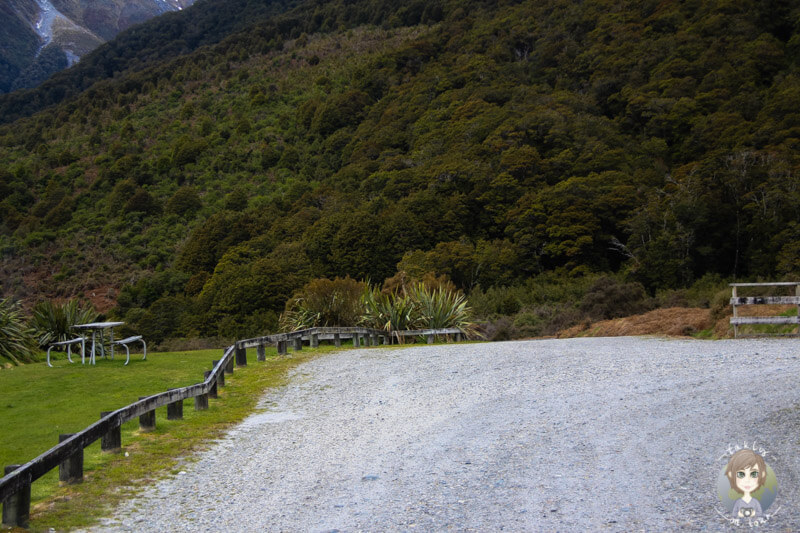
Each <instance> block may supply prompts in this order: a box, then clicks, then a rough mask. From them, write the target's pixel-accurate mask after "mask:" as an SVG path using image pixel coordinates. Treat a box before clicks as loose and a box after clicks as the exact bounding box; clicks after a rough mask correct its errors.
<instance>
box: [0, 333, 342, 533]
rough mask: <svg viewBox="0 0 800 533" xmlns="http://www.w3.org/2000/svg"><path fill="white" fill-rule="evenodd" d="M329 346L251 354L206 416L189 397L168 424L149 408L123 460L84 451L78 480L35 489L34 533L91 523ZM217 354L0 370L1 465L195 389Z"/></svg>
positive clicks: (52, 476)
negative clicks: (139, 406) (111, 415)
mask: <svg viewBox="0 0 800 533" xmlns="http://www.w3.org/2000/svg"><path fill="white" fill-rule="evenodd" d="M329 349H330V348H328V347H324V348H320V349H316V350H309V349H307V348H306V349H304V350H303V351H302V352H297V353H292V354H291V355H290V356H289V357H276V356H275V355H276V354H275V351H274V349H273V350H272V351H270V350H269V349H268V350H267V361H266V362H258V361H256V354H255V350H248V354H247V356H248V366H246V367H237V368H236V370H235V371H234V373H233V374H232V375H227V376H226V386H225V387H222V388H220V389H219V399H210V400H209V409H208V410H206V411H195V410H194V401H193V400H192V399H187V400H185V401H184V411H183V414H184V419H183V420H175V421H168V420H167V414H166V409H167V408H166V407H162V408H159V409H157V410H156V430H155V431H153V432H149V433H140V432H139V426H138V421H137V420H134V421H131V422H128V423H127V424H125V425H123V426H122V452H121V453H119V454H109V453H104V452H102V451H101V450H100V442H99V441H98V442H95V443H94V444H92V445H91V446H89V447H87V448H86V449H85V450H84V482H83V483H81V484H78V485H71V486H59V482H58V469H57V468H56V469H54V470H52V471H50V473H49V474H47V475H46V476H44V477H42V478H40V479H39V480H37V481H35V482H34V483H33V485H32V513H31V528H32V529H33V530H34V531H41V530H48V529H49V528H54V529H56V530H59V531H61V530H67V529H70V528H73V527H82V526H87V525H91V524H92V523H93V522H94V521H95V520H96V519H97V518H98V517H101V516H104V515H105V514H107V513H108V512H109V510H110V509H111V506H113V505H114V504H116V503H118V502H119V501H120V500H121V499H123V498H126V497H130V494H131V493H132V491H135V490H136V489H137V488H140V487H142V486H143V485H146V484H148V483H150V482H151V481H152V480H153V479H156V478H158V477H163V476H165V475H169V474H171V473H173V472H174V471H175V469H176V467H177V466H178V461H179V459H180V457H182V456H183V457H186V456H189V455H190V454H191V452H193V451H195V450H197V449H199V448H201V447H202V446H203V445H204V443H205V442H208V441H209V440H210V439H213V438H214V437H216V436H219V435H220V434H221V432H222V431H224V430H225V429H226V428H227V427H229V426H230V425H231V424H233V423H235V422H237V421H239V420H241V419H242V418H244V417H245V416H246V415H247V414H249V413H250V412H252V411H253V409H254V407H255V405H256V402H257V401H258V398H259V397H260V395H261V393H263V392H264V390H265V389H267V388H269V387H274V386H278V385H281V384H282V383H284V380H285V376H286V372H287V371H288V370H289V369H290V368H291V367H293V366H295V365H297V364H299V363H300V362H303V361H305V360H308V359H309V358H310V357H313V356H314V355H315V354H318V353H320V352H323V351H327V350H329ZM222 355H223V351H222V350H221V349H220V350H203V351H196V352H175V353H151V354H148V356H147V361H142V360H141V354H135V355H134V354H131V362H130V364H129V365H128V366H123V363H124V362H125V359H124V355H123V358H122V359H121V360H120V358H119V354H117V358H116V359H115V360H114V361H110V360H98V362H97V365H96V366H90V365H86V366H84V365H81V364H80V362H78V363H76V364H69V363H68V362H67V361H66V357H65V356H64V357H63V360H58V361H55V362H54V363H53V365H54V368H49V367H47V365H46V364H45V363H35V364H29V365H24V366H19V367H14V368H12V369H8V370H0V466H2V465H8V464H23V463H26V462H28V461H30V460H31V459H33V458H34V457H36V456H37V455H39V454H41V453H42V452H44V451H46V450H48V449H49V448H51V447H53V446H55V445H56V444H57V443H58V436H59V434H61V433H74V432H78V431H81V430H82V429H84V428H85V427H86V426H88V425H89V424H91V423H93V422H95V421H96V420H98V419H99V417H100V412H101V411H113V410H115V409H119V408H120V407H124V406H126V405H128V404H130V403H132V402H134V401H136V400H138V399H139V397H140V396H148V395H151V394H156V393H159V392H163V391H165V390H167V389H168V388H174V387H182V386H186V385H191V384H193V383H198V382H201V381H202V380H203V372H204V371H205V370H210V369H211V362H212V360H215V359H221V358H222ZM73 360H76V359H75V357H73ZM77 361H80V358H78V359H77Z"/></svg>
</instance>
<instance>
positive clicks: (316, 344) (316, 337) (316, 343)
mask: <svg viewBox="0 0 800 533" xmlns="http://www.w3.org/2000/svg"><path fill="white" fill-rule="evenodd" d="M309 344H310V346H311V347H312V348H319V335H317V334H316V333H312V334H311V340H310V341H309Z"/></svg>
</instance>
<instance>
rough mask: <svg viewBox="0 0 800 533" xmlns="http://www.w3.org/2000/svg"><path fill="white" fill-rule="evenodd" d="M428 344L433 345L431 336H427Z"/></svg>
mask: <svg viewBox="0 0 800 533" xmlns="http://www.w3.org/2000/svg"><path fill="white" fill-rule="evenodd" d="M428 344H433V335H428Z"/></svg>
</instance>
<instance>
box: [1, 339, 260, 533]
mask: <svg viewBox="0 0 800 533" xmlns="http://www.w3.org/2000/svg"><path fill="white" fill-rule="evenodd" d="M242 351H244V350H242ZM218 363H219V360H215V361H212V368H214V367H216V366H217V364H218ZM236 363H237V366H244V365H246V364H247V359H246V355H244V354H243V355H242V356H241V358H240V357H239V354H238V353H237V357H236ZM233 368H234V359H233V358H231V359H230V360H229V361H228V363H227V365H226V366H225V370H224V372H221V373H220V374H219V377H218V378H217V380H216V382H215V383H213V384H212V386H211V389H210V390H209V392H208V393H206V394H199V395H197V396H195V397H194V408H195V410H196V411H203V410H206V409H208V399H209V398H217V397H218V391H217V387H224V386H225V374H233ZM211 373H212V371H211V370H207V371H205V372H204V374H203V379H204V381H205V380H206V379H208V377H209V376H210V375H211ZM167 390H168V391H170V390H175V389H167ZM145 398H147V396H140V397H139V399H140V400H143V399H145ZM183 401H184V399H180V400H176V401H174V402H172V403H168V404H167V420H182V419H183ZM113 412H114V411H101V412H100V418H101V419H102V418H105V417H106V416H108V415H110V414H111V413H113ZM155 428H156V410H155V409H152V410H150V411H147V412H146V413H143V414H142V415H140V416H139V431H141V432H149V431H153V430H155ZM73 435H75V434H74V433H64V434H61V435H59V436H58V442H59V443H62V442H64V441H65V440H67V439H69V438H70V437H72V436H73ZM100 449H101V450H102V451H103V452H106V453H120V452H121V451H122V426H121V425H115V426H114V427H112V428H111V429H109V431H108V432H107V433H105V434H104V435H103V436H102V437H100ZM20 466H22V465H18V464H17V465H7V466H6V467H5V470H4V475H5V474H10V473H11V472H13V471H14V470H16V469H17V468H19V467H20ZM58 480H59V482H61V483H63V484H65V485H73V484H76V483H81V482H82V481H83V447H81V448H80V449H78V450H76V451H75V452H74V453H73V454H72V455H70V456H69V457H68V458H67V459H66V460H64V461H63V462H61V463H60V464H59V466H58ZM2 503H3V522H2V524H3V525H4V526H10V527H22V528H27V527H28V525H29V520H30V506H31V485H30V483H27V484H26V485H25V486H24V487H23V488H22V489H21V490H19V491H18V492H17V493H15V494H13V495H12V496H10V497H8V498H7V499H6V500H5V501H3V502H2Z"/></svg>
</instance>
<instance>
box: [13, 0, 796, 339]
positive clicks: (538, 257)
mask: <svg viewBox="0 0 800 533" xmlns="http://www.w3.org/2000/svg"><path fill="white" fill-rule="evenodd" d="M200 5H201V4H197V5H195V6H194V8H193V9H196V8H198V7H199V6H200ZM778 7H780V6H778ZM797 15H798V13H797V11H796V10H795V11H794V12H792V11H790V10H788V11H787V10H785V11H784V12H781V11H780V10H779V9H777V8H776V7H775V6H772V5H765V4H764V3H756V2H752V3H737V4H735V5H734V4H731V3H729V2H718V3H714V2H711V3H703V4H702V5H695V3H691V2H679V1H666V2H658V3H652V4H647V5H646V6H643V5H642V4H641V3H640V2H627V3H622V4H619V3H617V2H614V3H612V2H610V1H606V0H595V1H587V2H583V3H581V4H574V3H570V2H566V3H565V2H559V1H556V0H552V1H547V2H532V1H530V2H505V3H500V4H498V3H496V2H466V3H465V2H463V1H462V2H450V1H442V2H425V3H422V2H420V3H414V4H410V5H404V6H403V7H400V8H394V7H392V6H390V5H389V4H386V3H382V2H371V1H362V2H353V3H348V4H346V5H345V4H340V3H333V2H310V3H304V4H301V5H299V6H297V7H296V8H295V9H293V10H290V11H288V12H286V13H285V14H281V15H278V16H276V17H274V18H271V19H267V20H266V21H265V22H263V23H259V24H256V25H254V26H252V27H250V28H246V29H244V30H242V31H241V32H238V33H235V34H232V35H229V36H228V37H226V38H224V39H222V40H221V41H220V42H219V43H217V44H215V45H213V46H207V47H202V48H200V49H198V50H196V51H194V52H188V53H186V54H185V55H180V56H179V57H177V58H173V57H171V58H170V59H168V60H166V61H163V62H157V61H155V60H154V61H152V62H148V63H147V64H146V65H145V66H143V67H142V68H141V69H138V70H136V67H132V66H131V64H130V63H127V62H125V61H123V59H122V58H120V60H119V64H118V66H117V67H115V68H116V70H118V71H119V72H125V71H127V72H128V74H126V75H120V76H118V77H116V78H114V79H109V80H106V81H102V82H95V83H93V84H92V85H91V86H90V87H89V88H88V90H86V91H85V92H84V93H83V94H80V95H78V96H76V97H75V98H74V99H73V100H71V101H69V102H65V103H63V104H61V105H59V106H57V107H54V108H53V109H50V110H47V111H45V112H43V113H39V114H37V115H35V116H33V117H30V118H27V119H22V120H18V121H17V122H15V123H14V124H11V125H8V126H5V127H2V128H0V139H1V140H2V142H0V160H2V161H3V162H4V163H5V164H4V165H3V166H2V168H3V169H5V170H0V185H2V190H0V193H2V194H1V196H2V198H3V200H2V206H0V207H1V208H0V213H2V217H3V218H2V221H1V222H0V224H2V225H1V226H0V253H2V254H3V263H2V268H3V280H4V286H3V291H4V293H5V294H7V295H14V296H17V297H23V298H27V299H31V300H32V299H35V298H37V297H40V296H42V295H48V296H62V297H63V296H69V295H73V294H86V293H88V294H92V293H94V294H96V295H97V294H100V295H102V296H103V297H107V298H108V299H109V302H110V303H114V302H115V303H117V304H118V308H117V310H116V313H117V315H118V316H120V317H121V318H124V319H125V321H126V322H129V323H131V324H135V325H137V326H138V327H139V329H140V330H142V331H144V330H147V331H150V332H151V334H152V335H153V336H154V337H156V338H158V337H161V338H163V337H165V336H171V335H185V336H191V335H232V336H233V335H236V336H241V335H250V334H257V333H259V332H262V331H264V330H268V329H271V328H273V327H274V325H275V322H276V318H277V313H278V312H280V310H281V309H282V307H283V304H284V302H285V301H286V298H288V296H290V295H291V293H292V291H293V290H294V289H295V288H297V287H299V286H301V285H302V284H303V283H305V282H306V281H307V280H309V279H310V278H312V277H317V276H328V277H333V276H345V275H350V276H353V277H359V278H362V277H363V278H365V277H369V278H370V279H372V280H373V281H377V282H380V281H381V280H383V279H384V278H387V277H389V276H392V275H393V274H394V273H395V272H396V271H397V270H398V269H402V270H404V271H405V272H407V273H409V274H410V275H415V276H421V275H422V274H424V273H426V272H434V273H436V274H447V275H448V276H449V277H450V278H451V279H452V280H453V281H454V282H455V283H456V284H457V285H458V286H459V287H461V288H464V289H467V290H469V289H472V288H474V287H476V286H481V287H482V288H483V289H488V288H491V287H492V286H508V285H513V284H521V283H525V282H526V280H531V279H533V278H535V277H536V276H537V275H540V274H541V273H542V272H553V271H555V272H558V273H560V274H561V275H563V276H581V275H582V274H584V273H587V272H599V271H613V272H618V273H620V274H621V275H624V276H626V277H628V278H630V280H632V281H638V282H640V283H642V284H643V285H644V286H645V287H646V288H647V289H648V290H650V291H656V290H660V289H665V288H674V287H682V286H685V285H687V284H690V283H692V281H693V280H696V279H698V278H701V277H702V276H704V275H706V274H719V275H721V276H736V277H743V276H744V277H756V276H764V277H771V278H774V277H777V276H789V275H792V274H797V273H798V271H800V259H798V257H800V253H798V252H800V249H799V248H798V244H797V243H798V242H800V239H798V237H800V234H798V230H799V229H800V226H798V222H797V221H798V220H800V211H798V210H799V209H800V197H799V196H798V195H799V194H800V187H799V186H798V185H800V178H798V170H800V158H799V157H798V155H797V153H798V151H797V148H798V143H799V142H800V122H798V120H800V119H799V118H798V115H797V113H796V111H795V107H796V102H797V100H798V95H800V81H799V80H800V73H798V65H797V60H798V52H799V51H800V47H798V43H800V36H799V35H800V28H798V27H797V26H796V24H797V21H798V20H800V18H798V17H797ZM176 20H177V19H176ZM154 22H155V21H154ZM368 22H369V23H371V24H367V23H368ZM160 24H162V22H157V23H156V26H158V25H160ZM357 24H361V25H360V26H356V25H357ZM147 26H148V27H147V28H143V29H142V31H143V32H144V33H145V34H147V32H148V31H149V26H150V24H148V25H147ZM353 26H355V27H353ZM158 27H161V26H158ZM340 28H341V29H340ZM314 29H316V30H317V31H313V30H314ZM323 29H325V31H322V30H323ZM308 30H312V31H311V32H309V31H308ZM304 32H305V34H304ZM179 34H181V35H185V33H180V32H179ZM134 35H135V32H129V34H126V37H125V38H127V39H131V38H133V37H134ZM198 35H199V34H198ZM114 46H116V45H111V46H109V47H108V48H106V50H105V52H103V53H107V52H108V51H109V50H113V49H114ZM174 46H175V47H176V48H177V47H178V46H179V45H177V44H175V45H174ZM104 48H105V47H104ZM186 48H190V47H189V46H187V47H186ZM99 52H100V51H98V52H96V53H95V54H98V55H97V56H96V57H99ZM103 57H104V58H105V59H104V61H110V59H109V57H110V56H103ZM97 61H98V62H97V63H95V64H97V65H100V64H102V63H101V62H99V59H98V60H97ZM108 64H110V63H106V65H108ZM36 94H40V93H36Z"/></svg>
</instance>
